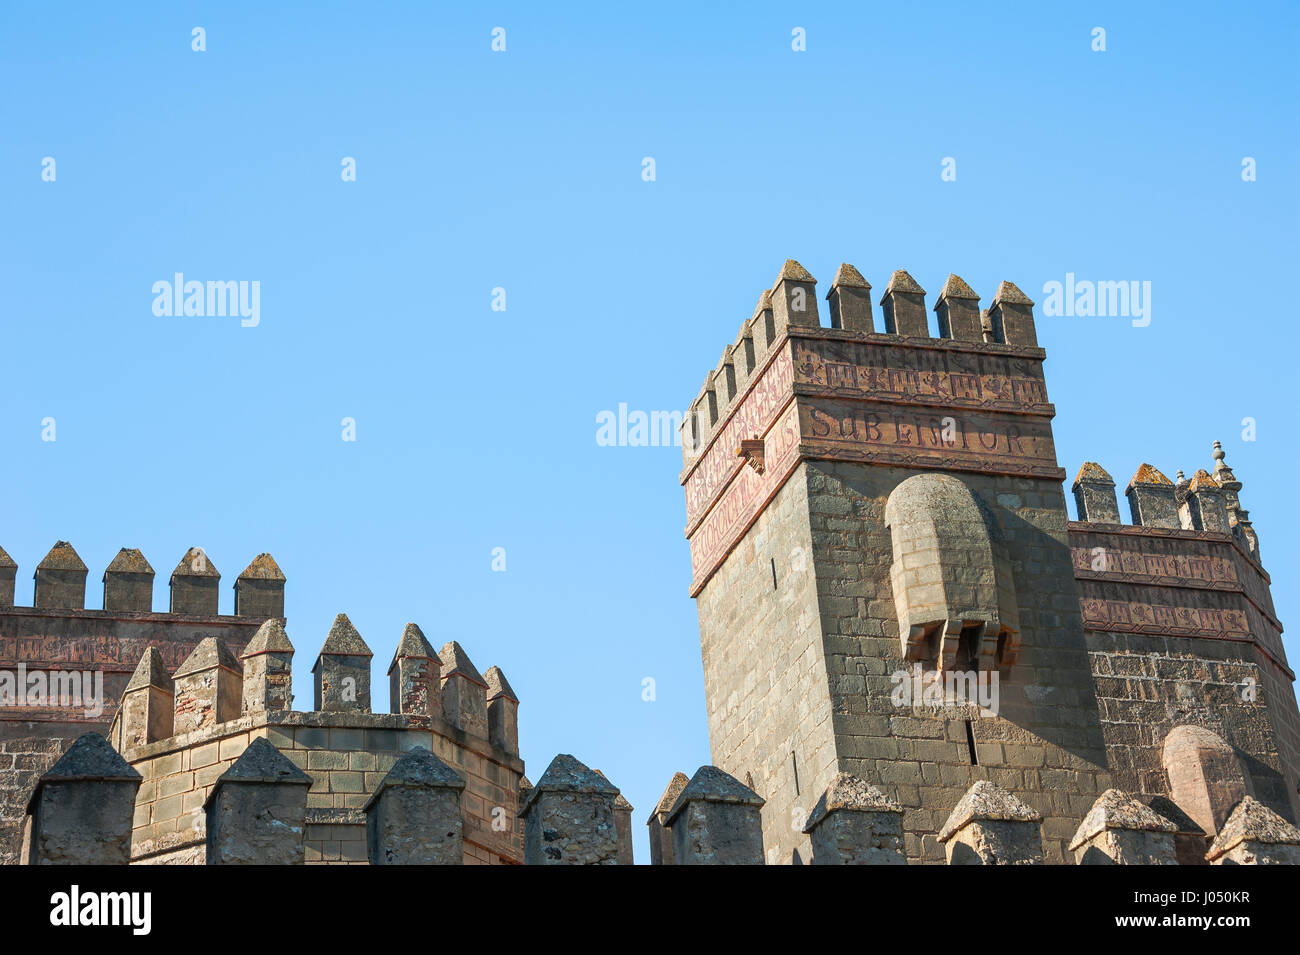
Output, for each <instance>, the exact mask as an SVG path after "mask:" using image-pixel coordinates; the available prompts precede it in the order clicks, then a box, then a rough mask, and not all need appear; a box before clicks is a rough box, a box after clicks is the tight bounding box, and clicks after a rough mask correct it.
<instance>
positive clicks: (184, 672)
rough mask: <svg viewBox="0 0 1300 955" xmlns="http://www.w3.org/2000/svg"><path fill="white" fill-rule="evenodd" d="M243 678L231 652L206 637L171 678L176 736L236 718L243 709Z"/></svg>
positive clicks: (173, 724) (212, 638)
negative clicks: (173, 693)
mask: <svg viewBox="0 0 1300 955" xmlns="http://www.w3.org/2000/svg"><path fill="white" fill-rule="evenodd" d="M243 682H244V680H243V675H242V674H241V672H240V669H239V661H237V660H236V659H235V655H234V654H233V653H231V652H230V649H229V648H228V647H227V646H226V645H225V644H224V643H221V642H220V641H219V640H217V638H216V637H207V638H205V639H204V640H201V641H200V642H199V645H198V646H197V647H195V648H194V652H193V653H191V654H190V655H189V656H188V657H186V659H185V662H184V663H182V664H181V665H180V667H179V668H178V669H177V670H176V673H175V674H174V675H173V677H172V685H173V690H174V692H175V698H174V701H173V703H174V707H175V709H174V713H175V715H174V718H173V722H172V731H173V732H174V733H175V734H176V735H178V736H179V735H180V734H181V733H189V732H192V731H194V730H197V729H203V728H204V727H208V726H213V725H215V724H217V723H224V722H226V721H227V720H233V719H237V718H238V717H239V714H240V710H241V708H242V706H243Z"/></svg>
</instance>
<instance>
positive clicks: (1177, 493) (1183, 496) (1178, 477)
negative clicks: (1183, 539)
mask: <svg viewBox="0 0 1300 955" xmlns="http://www.w3.org/2000/svg"><path fill="white" fill-rule="evenodd" d="M1191 488H1192V482H1191V481H1189V480H1187V478H1186V477H1185V476H1184V475H1183V469H1182V468H1179V469H1178V473H1177V474H1175V475H1174V504H1175V505H1176V506H1177V507H1178V517H1179V520H1181V521H1182V525H1183V529H1184V530H1187V529H1190V528H1191V526H1192V514H1191V511H1190V509H1189V508H1188V507H1187V506H1186V505H1187V495H1188V493H1189V492H1190V491H1191Z"/></svg>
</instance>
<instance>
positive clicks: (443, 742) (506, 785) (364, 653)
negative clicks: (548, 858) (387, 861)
mask: <svg viewBox="0 0 1300 955" xmlns="http://www.w3.org/2000/svg"><path fill="white" fill-rule="evenodd" d="M294 652H295V651H294V647H293V643H292V642H291V641H290V639H289V636H288V634H287V632H286V631H285V629H284V626H283V625H282V624H281V622H280V621H279V620H278V619H274V618H273V619H269V620H267V621H265V622H264V623H263V624H262V625H261V626H260V627H259V628H258V630H257V632H256V634H255V635H254V636H253V638H252V639H251V640H250V641H249V642H248V645H247V646H246V647H245V648H244V650H243V651H242V652H241V653H240V654H239V655H238V656H236V655H235V654H234V653H232V652H231V651H230V650H229V649H228V648H227V647H225V646H224V645H223V644H222V643H221V642H220V641H218V640H216V639H215V638H207V639H204V640H203V641H201V642H200V643H199V644H198V646H197V647H195V649H194V651H193V652H192V653H191V654H190V655H189V657H188V658H187V659H186V660H185V661H184V662H182V664H181V665H180V666H179V667H178V668H177V669H176V670H175V672H173V673H169V672H168V670H167V667H166V665H165V664H164V662H163V660H162V657H161V655H160V654H159V653H158V652H157V650H156V649H155V648H153V647H150V648H148V649H146V650H145V652H144V653H143V655H142V656H141V658H140V660H139V663H138V665H137V666H136V669H135V672H134V673H133V675H132V677H131V680H130V681H129V683H128V684H127V686H126V689H125V690H124V692H123V694H122V702H121V706H120V707H119V709H118V712H117V715H116V716H115V717H114V719H113V722H112V724H111V726H110V727H109V730H108V739H109V741H110V742H111V744H112V745H113V747H114V749H116V750H117V751H118V752H120V753H121V754H122V755H123V757H124V758H125V759H126V761H127V763H128V764H129V765H130V766H131V767H133V768H134V769H135V770H136V771H138V772H139V773H140V774H141V776H142V778H143V780H144V782H143V784H142V786H141V788H140V791H139V794H138V796H137V799H136V802H135V810H134V820H133V833H132V839H131V858H132V860H133V861H138V862H139V861H147V862H190V863H193V862H201V861H203V858H202V857H203V852H204V845H205V839H206V833H205V825H206V823H205V818H206V817H205V815H204V807H205V806H206V805H207V804H208V803H209V802H210V801H211V799H212V797H213V791H214V787H215V786H216V784H217V782H218V780H219V779H220V778H222V777H223V774H224V773H226V771H227V770H229V769H230V768H231V766H233V765H234V764H235V763H236V761H237V760H238V759H239V758H240V756H241V755H242V754H243V753H244V752H245V751H246V749H247V748H248V747H249V746H250V745H251V744H252V743H253V742H254V741H256V740H258V739H264V740H265V741H266V742H268V743H269V744H270V745H271V746H273V747H274V748H275V749H276V750H277V751H279V753H280V754H281V755H283V757H284V758H285V759H287V760H288V762H289V763H291V764H292V765H293V766H294V767H296V768H297V769H298V770H301V771H302V772H304V773H306V777H307V788H306V801H305V804H304V808H305V816H304V820H305V823H304V824H305V826H306V861H308V862H320V863H342V862H365V861H366V838H367V837H366V833H365V826H366V818H365V809H366V806H367V804H368V801H370V800H372V799H373V798H374V797H375V796H376V794H377V792H378V791H379V790H380V789H381V788H382V787H383V786H384V785H389V786H392V785H395V783H394V781H392V780H390V781H389V782H388V783H385V782H384V781H385V779H386V774H388V773H389V772H390V770H392V769H393V768H394V766H395V765H396V764H397V763H398V762H399V761H400V759H401V758H402V757H403V754H406V753H410V752H411V751H412V750H414V749H415V748H416V747H421V748H423V749H424V750H427V751H428V752H429V753H431V754H433V756H434V757H436V758H437V759H438V760H441V761H442V762H443V763H445V764H446V766H448V767H451V768H452V769H454V770H455V772H456V773H458V774H459V776H460V777H461V779H462V782H463V789H464V791H463V793H462V794H461V796H460V797H459V801H458V805H461V806H462V807H463V814H462V815H463V824H462V830H463V839H464V845H465V849H464V855H465V861H467V862H481V863H488V864H500V863H517V862H519V861H521V860H522V836H521V834H520V833H519V832H518V831H517V827H513V826H506V827H503V826H502V825H501V820H502V819H505V818H507V817H508V818H510V819H513V818H514V814H515V812H516V811H517V808H518V800H519V790H520V786H521V785H522V783H523V781H524V764H523V761H522V760H521V759H520V757H519V736H518V708H519V702H518V699H517V697H516V696H515V693H514V691H513V690H512V689H511V688H510V685H509V683H508V682H507V681H506V679H505V675H504V673H502V671H501V669H500V668H499V667H493V668H491V669H490V670H489V671H488V672H489V673H491V674H492V679H491V680H490V681H489V680H487V679H485V678H483V677H480V676H478V670H477V668H476V667H475V666H474V664H473V662H472V661H471V660H470V658H469V656H468V654H467V653H466V652H465V650H464V648H462V647H461V646H460V644H458V643H456V642H455V641H450V642H448V643H447V644H446V645H445V646H444V647H443V649H442V651H441V652H435V651H434V650H433V648H432V647H431V646H430V645H429V642H428V640H427V639H426V638H425V637H424V634H423V632H422V631H421V630H420V628H419V627H418V626H417V625H416V624H414V623H410V624H407V625H406V627H405V628H404V630H403V633H402V636H401V639H400V640H399V642H398V646H397V649H396V651H395V652H394V654H393V658H392V662H391V663H390V665H389V667H388V670H387V675H388V677H389V679H390V688H391V690H392V692H391V693H390V697H391V705H390V710H391V712H389V713H375V712H372V709H371V701H370V662H371V658H372V656H373V655H372V653H371V651H370V648H369V646H368V645H367V644H366V641H365V640H364V638H363V637H362V636H361V634H360V633H358V632H357V629H356V628H355V627H354V626H353V625H352V622H351V621H350V620H349V619H348V618H347V616H346V615H345V614H339V615H338V616H337V617H336V618H335V620H334V623H333V625H332V626H331V627H330V631H329V633H328V634H327V636H326V638H325V640H324V642H323V645H322V647H321V650H320V653H319V654H318V655H317V657H316V660H315V663H314V666H313V668H312V672H313V675H314V678H315V699H314V701H313V707H312V709H311V710H306V711H299V710H294V709H293V706H292V704H293V694H292V690H291V687H292V665H293V656H294ZM490 691H491V692H490Z"/></svg>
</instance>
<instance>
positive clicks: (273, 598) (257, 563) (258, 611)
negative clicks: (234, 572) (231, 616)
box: [235, 554, 284, 620]
mask: <svg viewBox="0 0 1300 955" xmlns="http://www.w3.org/2000/svg"><path fill="white" fill-rule="evenodd" d="M235 616H236V617H252V618H253V619H254V620H259V619H260V620H266V619H267V618H269V617H278V618H281V619H283V617H284V571H282V570H281V569H280V565H279V564H277V563H276V562H275V558H274V557H272V556H271V555H270V554H258V555H257V556H256V557H254V558H253V561H252V563H250V564H249V565H248V566H247V567H245V568H244V570H243V572H242V573H240V575H239V576H238V577H236V578H235Z"/></svg>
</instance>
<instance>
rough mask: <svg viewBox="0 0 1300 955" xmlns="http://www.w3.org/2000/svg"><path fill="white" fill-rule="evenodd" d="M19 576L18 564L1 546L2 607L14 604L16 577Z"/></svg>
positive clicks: (0, 600)
mask: <svg viewBox="0 0 1300 955" xmlns="http://www.w3.org/2000/svg"><path fill="white" fill-rule="evenodd" d="M17 576H18V564H17V563H15V562H14V559H13V558H12V557H10V556H9V555H8V554H6V553H5V549H4V548H3V547H0V607H12V606H13V605H14V578H16V577H17Z"/></svg>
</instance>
